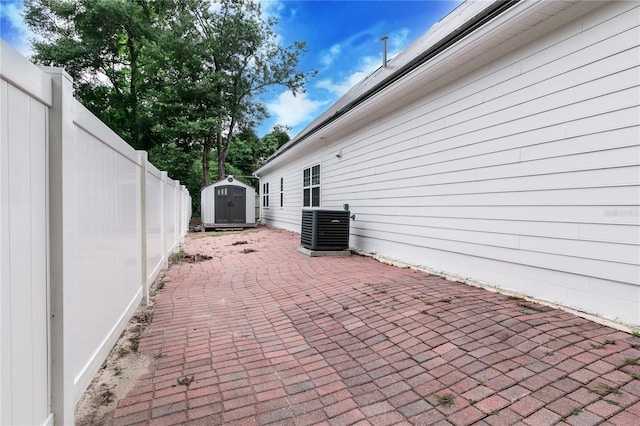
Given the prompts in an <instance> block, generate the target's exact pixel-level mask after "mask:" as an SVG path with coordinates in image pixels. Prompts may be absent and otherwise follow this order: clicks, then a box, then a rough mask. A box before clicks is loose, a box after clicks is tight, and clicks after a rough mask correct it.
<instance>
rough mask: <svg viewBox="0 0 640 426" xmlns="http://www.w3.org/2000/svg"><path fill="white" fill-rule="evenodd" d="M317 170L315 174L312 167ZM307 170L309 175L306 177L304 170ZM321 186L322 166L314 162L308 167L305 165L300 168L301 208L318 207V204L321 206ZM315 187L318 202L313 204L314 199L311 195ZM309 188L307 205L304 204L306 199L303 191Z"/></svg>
mask: <svg viewBox="0 0 640 426" xmlns="http://www.w3.org/2000/svg"><path fill="white" fill-rule="evenodd" d="M316 168H317V170H318V173H317V175H314V173H313V171H314V169H316ZM307 171H309V175H308V178H307V177H306V176H305V174H306V172H307ZM315 176H317V183H314V182H316V179H315V178H314V177H315ZM307 179H308V184H306V181H307ZM321 186H322V168H321V167H320V163H316V164H313V165H311V166H309V167H305V168H304V169H303V170H302V207H303V208H310V209H313V208H320V206H322V190H321ZM314 189H317V190H318V204H317V205H314V203H313V201H314V196H313V192H314V191H313V190H314ZM306 190H309V205H305V203H306V201H307V200H306V199H305V191H306Z"/></svg>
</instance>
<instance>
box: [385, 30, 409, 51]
mask: <svg viewBox="0 0 640 426" xmlns="http://www.w3.org/2000/svg"><path fill="white" fill-rule="evenodd" d="M408 44H409V29H408V28H401V29H399V30H398V31H395V32H393V33H391V34H389V42H388V45H387V47H388V49H389V56H394V55H397V54H398V53H400V51H401V50H402V49H404V48H405V47H407V45H408Z"/></svg>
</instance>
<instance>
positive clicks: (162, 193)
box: [160, 172, 169, 269]
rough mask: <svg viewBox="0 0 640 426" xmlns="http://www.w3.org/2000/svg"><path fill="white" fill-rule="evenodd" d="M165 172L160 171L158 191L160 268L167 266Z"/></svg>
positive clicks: (166, 177)
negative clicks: (160, 181)
mask: <svg viewBox="0 0 640 426" xmlns="http://www.w3.org/2000/svg"><path fill="white" fill-rule="evenodd" d="M167 179H168V176H167V172H162V185H161V188H162V189H161V191H160V199H161V200H162V201H161V205H162V219H161V220H160V229H161V230H162V268H163V269H165V268H168V267H169V255H168V250H167Z"/></svg>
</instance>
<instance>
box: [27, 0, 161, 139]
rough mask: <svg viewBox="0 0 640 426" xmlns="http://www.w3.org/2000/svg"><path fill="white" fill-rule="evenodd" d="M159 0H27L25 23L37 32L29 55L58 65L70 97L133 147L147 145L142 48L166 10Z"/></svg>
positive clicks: (39, 60) (154, 31)
mask: <svg viewBox="0 0 640 426" xmlns="http://www.w3.org/2000/svg"><path fill="white" fill-rule="evenodd" d="M170 5H171V2H169V1H165V0H135V1H134V0H79V1H68V0H27V1H26V2H25V22H26V24H27V26H28V27H29V29H30V30H31V31H33V32H34V33H35V34H37V35H38V36H40V37H39V38H38V39H36V40H32V46H33V50H34V52H35V54H34V56H33V59H34V60H35V61H36V62H38V63H40V64H44V65H52V66H61V67H64V68H65V70H66V71H67V72H68V73H69V74H70V75H71V77H73V79H74V86H75V90H76V96H77V97H78V98H79V99H80V101H81V102H82V103H83V104H84V105H85V106H86V107H87V108H88V109H89V110H91V111H92V112H93V113H94V114H95V115H96V116H98V117H99V118H100V119H101V120H102V121H104V122H105V123H106V124H107V125H109V126H110V127H111V128H112V129H114V130H115V131H116V132H117V133H118V134H119V135H120V136H122V138H123V139H125V140H126V141H127V142H129V144H130V145H132V146H133V147H134V148H138V149H149V148H150V147H151V146H152V144H153V143H152V139H151V137H150V136H151V135H150V132H149V128H150V124H149V120H148V117H147V115H146V114H145V113H144V103H143V102H141V99H142V98H143V93H141V88H140V86H141V83H142V80H143V78H144V63H145V60H144V52H145V48H146V46H147V45H149V44H150V43H151V42H152V41H153V40H154V38H155V37H156V30H155V27H156V25H157V23H158V22H160V21H163V20H165V19H166V17H167V15H170V14H171V13H170V10H169V9H170V8H169V6H170Z"/></svg>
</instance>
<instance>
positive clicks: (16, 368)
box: [0, 42, 53, 425]
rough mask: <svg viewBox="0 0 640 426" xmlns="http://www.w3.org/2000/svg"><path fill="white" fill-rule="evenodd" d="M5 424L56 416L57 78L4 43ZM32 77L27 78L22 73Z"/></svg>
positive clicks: (0, 387) (1, 263)
mask: <svg viewBox="0 0 640 426" xmlns="http://www.w3.org/2000/svg"><path fill="white" fill-rule="evenodd" d="M0 47H1V48H0V50H2V58H1V59H2V60H0V76H1V79H0V348H1V350H0V424H33V425H36V424H38V425H41V424H51V423H52V421H53V415H52V414H51V410H50V404H49V360H48V357H47V354H48V352H49V347H48V346H49V340H48V336H49V333H48V308H47V302H48V276H47V268H48V257H47V234H48V216H47V214H48V201H47V196H48V194H47V150H48V146H47V145H48V138H47V127H46V125H47V120H48V109H49V106H50V104H51V85H50V83H49V84H48V85H47V84H46V79H44V80H43V78H42V72H41V71H40V70H39V69H38V68H37V67H35V66H34V65H32V64H30V63H29V62H28V61H26V60H25V59H24V58H22V57H21V56H20V55H18V54H17V53H15V52H14V51H11V50H8V51H5V50H6V49H5V44H4V42H2V46H0ZM23 77H27V84H21V79H22V78H23Z"/></svg>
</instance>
